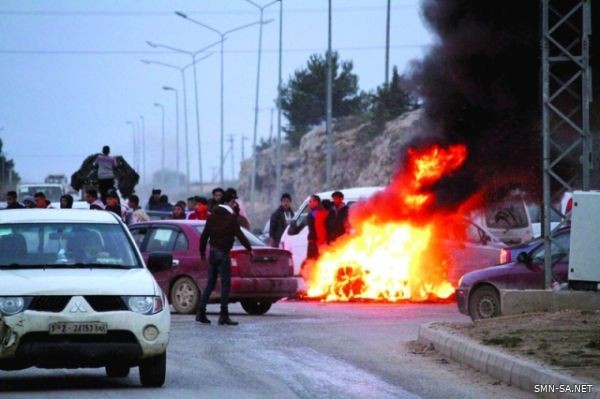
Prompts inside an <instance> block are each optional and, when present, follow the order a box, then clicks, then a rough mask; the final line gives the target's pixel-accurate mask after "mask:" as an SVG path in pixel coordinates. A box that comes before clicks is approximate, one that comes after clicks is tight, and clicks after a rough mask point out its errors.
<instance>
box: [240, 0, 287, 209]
mask: <svg viewBox="0 0 600 399" xmlns="http://www.w3.org/2000/svg"><path fill="white" fill-rule="evenodd" d="M278 1H279V0H275V1H272V2H270V3H267V4H265V5H264V6H260V5H259V4H257V3H255V2H253V1H252V0H246V2H248V3H250V4H252V5H253V6H254V7H256V8H257V9H258V10H259V12H260V19H259V28H258V63H257V67H256V94H255V97H254V131H253V134H252V175H251V176H250V207H251V209H252V210H253V211H254V208H255V205H254V201H255V195H256V167H257V162H258V154H257V151H256V141H257V136H258V99H259V94H260V61H261V56H262V34H263V25H264V23H263V17H264V11H265V8H267V7H270V6H272V5H273V4H275V3H277V2H278Z"/></svg>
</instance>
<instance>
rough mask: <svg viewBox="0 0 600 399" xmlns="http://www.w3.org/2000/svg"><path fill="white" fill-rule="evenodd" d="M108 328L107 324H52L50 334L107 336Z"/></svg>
mask: <svg viewBox="0 0 600 399" xmlns="http://www.w3.org/2000/svg"><path fill="white" fill-rule="evenodd" d="M107 332H108V326H107V325H106V323H98V322H91V323H52V324H50V334H52V335H61V334H106V333H107Z"/></svg>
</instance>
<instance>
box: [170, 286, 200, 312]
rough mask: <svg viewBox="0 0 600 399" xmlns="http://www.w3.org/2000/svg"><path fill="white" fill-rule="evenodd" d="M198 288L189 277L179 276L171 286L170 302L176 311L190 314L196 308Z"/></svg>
mask: <svg viewBox="0 0 600 399" xmlns="http://www.w3.org/2000/svg"><path fill="white" fill-rule="evenodd" d="M199 295H200V290H198V286H196V283H194V280H192V279H191V278H189V277H181V278H179V279H177V281H175V284H173V288H171V304H172V305H173V307H174V308H175V311H176V312H177V313H181V314H190V313H193V312H194V310H195V309H196V305H197V303H198V297H199Z"/></svg>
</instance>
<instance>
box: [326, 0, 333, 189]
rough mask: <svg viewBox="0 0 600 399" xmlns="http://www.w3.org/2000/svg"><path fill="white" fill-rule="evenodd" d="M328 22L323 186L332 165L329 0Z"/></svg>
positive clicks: (331, 67) (329, 175) (327, 184)
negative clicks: (325, 147) (325, 145)
mask: <svg viewBox="0 0 600 399" xmlns="http://www.w3.org/2000/svg"><path fill="white" fill-rule="evenodd" d="M328 11H329V12H328V24H327V32H328V33H327V93H326V103H327V105H326V108H327V110H326V122H325V129H326V131H327V156H326V163H325V187H326V189H328V190H329V189H330V187H331V167H332V152H333V132H332V131H331V107H332V87H331V85H332V79H333V76H332V75H333V65H332V64H333V62H332V56H331V0H329V8H328Z"/></svg>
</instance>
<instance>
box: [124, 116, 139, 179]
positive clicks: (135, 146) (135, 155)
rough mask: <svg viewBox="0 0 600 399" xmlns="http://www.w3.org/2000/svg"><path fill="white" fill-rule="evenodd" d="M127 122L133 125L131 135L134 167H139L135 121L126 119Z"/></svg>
mask: <svg viewBox="0 0 600 399" xmlns="http://www.w3.org/2000/svg"><path fill="white" fill-rule="evenodd" d="M125 123H126V124H128V125H131V135H132V136H133V167H134V168H135V169H138V168H139V164H138V163H139V162H138V152H137V140H136V139H135V123H133V122H132V121H125Z"/></svg>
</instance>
